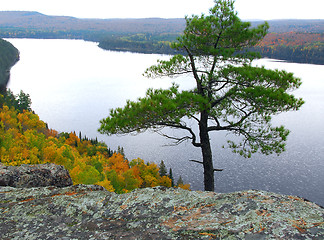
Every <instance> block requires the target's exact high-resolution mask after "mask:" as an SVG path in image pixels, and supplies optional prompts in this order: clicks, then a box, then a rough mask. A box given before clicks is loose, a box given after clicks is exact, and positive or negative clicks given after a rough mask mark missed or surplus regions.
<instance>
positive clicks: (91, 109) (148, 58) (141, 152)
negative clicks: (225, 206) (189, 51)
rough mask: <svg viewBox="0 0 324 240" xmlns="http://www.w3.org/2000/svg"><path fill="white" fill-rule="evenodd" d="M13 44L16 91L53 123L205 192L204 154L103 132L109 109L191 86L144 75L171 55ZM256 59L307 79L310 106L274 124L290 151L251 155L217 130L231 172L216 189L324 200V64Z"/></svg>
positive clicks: (219, 162) (304, 91) (149, 137)
mask: <svg viewBox="0 0 324 240" xmlns="http://www.w3.org/2000/svg"><path fill="white" fill-rule="evenodd" d="M8 41H10V42H11V43H12V44H14V45H15V46H16V47H17V48H18V49H19V51H20V55H21V59H20V61H19V62H18V63H17V64H16V65H15V66H14V67H13V68H12V71H11V80H10V83H9V88H11V89H12V90H13V91H14V92H15V93H18V92H19V91H20V90H21V89H22V90H23V91H24V92H26V93H29V94H30V96H31V99H32V102H33V103H32V108H33V109H34V110H35V112H36V113H37V114H38V115H39V116H40V118H41V119H42V120H44V121H45V122H47V123H48V125H49V127H50V128H53V129H56V130H58V131H67V132H70V131H76V132H79V131H81V132H82V134H83V135H87V136H88V137H92V138H95V137H98V139H100V140H102V141H105V142H106V143H107V144H108V146H109V147H110V148H112V149H117V147H118V146H123V147H124V149H125V152H126V157H127V158H128V159H133V158H137V157H140V158H142V159H144V160H145V161H154V162H156V163H159V162H160V161H161V160H164V161H165V163H166V164H167V166H168V167H172V169H173V172H174V175H175V176H176V178H177V177H179V175H181V176H182V177H183V178H184V180H185V181H186V182H189V183H190V184H191V186H192V189H193V190H202V189H203V170H202V166H200V165H198V164H195V163H193V162H189V161H188V160H189V159H196V160H200V159H201V153H200V151H199V149H197V148H194V147H193V146H192V145H191V144H190V143H184V144H182V145H179V146H176V147H165V146H164V145H165V144H168V143H170V142H169V141H168V140H166V139H164V138H163V137H161V136H159V135H157V134H152V133H144V134H141V135H138V136H129V135H128V136H122V137H116V136H112V137H108V136H103V135H100V134H99V133H97V129H98V127H99V121H100V119H102V118H104V117H107V116H108V114H109V109H110V108H116V107H122V106H123V105H124V104H125V102H126V100H127V99H131V100H135V99H137V98H138V97H142V96H144V95H145V92H146V89H147V88H149V87H154V88H157V87H162V88H167V87H169V86H171V82H172V81H174V82H176V83H179V84H180V86H181V87H182V88H184V89H186V88H190V87H191V86H192V84H193V82H192V80H191V79H190V78H181V79H172V80H170V79H167V78H164V79H154V80H151V79H146V78H144V77H143V76H142V73H143V72H144V70H145V69H146V68H147V67H149V66H151V65H152V64H155V63H156V60H157V59H168V58H169V57H168V56H165V55H154V54H151V55H149V54H148V55H145V54H136V53H123V52H112V51H104V50H102V49H100V48H98V47H97V44H95V43H91V42H84V41H79V40H36V39H8ZM255 64H257V65H265V66H266V67H267V68H271V69H275V68H278V69H285V70H287V71H289V72H293V73H294V74H295V75H296V76H297V77H300V78H302V80H303V85H302V87H301V88H300V89H299V90H297V91H295V92H294V93H295V95H296V96H300V97H303V98H304V100H305V101H306V104H305V105H304V106H303V107H302V109H301V110H300V111H298V112H289V113H285V114H281V115H279V116H276V117H275V118H274V123H275V124H277V125H281V124H283V125H285V126H286V127H287V128H288V129H290V130H291V134H290V135H289V139H288V141H287V151H286V152H285V153H283V154H281V155H280V156H276V155H270V156H263V155H261V154H260V155H259V154H256V155H254V156H253V157H252V158H251V159H244V158H242V157H240V156H237V155H235V154H233V153H231V152H230V150H227V149H222V148H221V146H222V145H223V144H224V142H225V136H224V134H213V135H212V143H213V153H214V159H215V167H216V168H224V169H225V171H223V172H220V173H216V191H218V192H231V191H236V190H244V189H262V190H267V191H273V192H278V193H283V194H293V195H298V196H301V197H304V198H307V199H309V200H312V201H315V202H317V203H319V204H321V205H324V139H323V136H324V126H323V118H324V74H323V73H324V66H323V65H311V64H296V63H286V62H279V61H273V60H267V59H261V60H258V61H256V62H255ZM168 131H171V132H172V131H173V130H168ZM175 133H176V132H175Z"/></svg>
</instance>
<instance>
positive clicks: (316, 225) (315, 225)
mask: <svg viewBox="0 0 324 240" xmlns="http://www.w3.org/2000/svg"><path fill="white" fill-rule="evenodd" d="M312 224H313V227H318V226H319V225H322V224H324V222H318V223H312ZM313 227H310V228H313Z"/></svg>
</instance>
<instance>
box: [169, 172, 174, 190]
mask: <svg viewBox="0 0 324 240" xmlns="http://www.w3.org/2000/svg"><path fill="white" fill-rule="evenodd" d="M169 178H170V179H171V187H174V179H173V175H172V168H170V171H169Z"/></svg>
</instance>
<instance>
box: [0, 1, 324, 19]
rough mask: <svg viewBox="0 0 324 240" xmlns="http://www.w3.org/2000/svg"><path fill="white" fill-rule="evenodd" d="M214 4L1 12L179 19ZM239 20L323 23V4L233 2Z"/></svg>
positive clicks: (73, 4) (114, 4) (15, 6)
mask: <svg viewBox="0 0 324 240" xmlns="http://www.w3.org/2000/svg"><path fill="white" fill-rule="evenodd" d="M213 5H214V1H213V0H113V1H111V0H1V2H0V11H8V10H19V11H38V12H41V13H44V14H47V15H60V16H61V15H64V16H73V17H80V18H148V17H161V18H182V17H184V16H185V15H191V14H198V15H200V14H201V13H203V12H204V13H208V9H209V8H211V7H212V6H213ZM235 9H236V11H237V12H238V15H239V17H240V18H241V19H263V20H269V19H287V18H288V19H289V18H290V19H292V18H293V19H324V11H323V9H324V0H236V3H235Z"/></svg>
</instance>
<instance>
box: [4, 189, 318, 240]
mask: <svg viewBox="0 0 324 240" xmlns="http://www.w3.org/2000/svg"><path fill="white" fill-rule="evenodd" d="M323 223H324V209H323V208H321V207H320V206H318V205H316V204H314V203H311V202H309V201H305V200H304V199H301V198H298V197H294V196H285V195H280V194H275V193H269V192H264V191H256V190H253V191H252V190H249V191H240V192H234V193H227V194H219V193H211V192H194V191H186V190H183V189H174V188H162V187H156V188H146V189H137V190H135V191H133V192H131V193H127V194H121V195H118V194H115V193H110V192H107V191H106V190H105V189H103V188H102V187H100V186H95V185H88V186H87V185H75V186H70V187H65V188H57V187H39V188H12V187H0V239H19V240H20V239H22V240H24V239H28V240H33V239H45V240H47V239H48V240H49V239H81V240H82V239H86V240H89V239H95V240H97V239H99V240H100V239H186V240H187V239H324V224H323Z"/></svg>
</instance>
